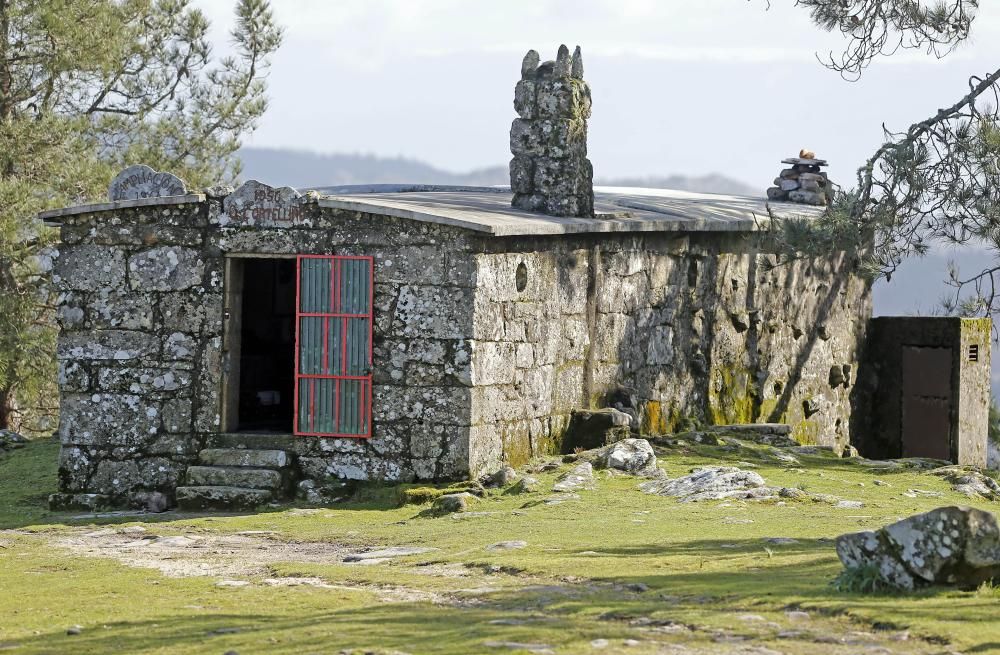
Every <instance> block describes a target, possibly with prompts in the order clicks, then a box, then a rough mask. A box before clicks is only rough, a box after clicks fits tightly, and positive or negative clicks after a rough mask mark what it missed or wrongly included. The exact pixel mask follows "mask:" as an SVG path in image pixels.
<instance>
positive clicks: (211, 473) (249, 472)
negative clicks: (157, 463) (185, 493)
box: [186, 466, 284, 491]
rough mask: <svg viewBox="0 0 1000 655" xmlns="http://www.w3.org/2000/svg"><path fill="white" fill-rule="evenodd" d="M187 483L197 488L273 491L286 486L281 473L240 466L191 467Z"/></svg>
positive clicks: (188, 471)
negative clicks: (237, 488)
mask: <svg viewBox="0 0 1000 655" xmlns="http://www.w3.org/2000/svg"><path fill="white" fill-rule="evenodd" d="M186 482H187V484H188V485H191V486H196V487H197V486H201V487H244V488H247V489H269V490H271V491H280V490H281V489H282V487H283V486H284V480H283V479H282V475H281V473H280V472H279V471H275V470H274V469H254V468H243V467H239V466H189V467H188V470H187V477H186Z"/></svg>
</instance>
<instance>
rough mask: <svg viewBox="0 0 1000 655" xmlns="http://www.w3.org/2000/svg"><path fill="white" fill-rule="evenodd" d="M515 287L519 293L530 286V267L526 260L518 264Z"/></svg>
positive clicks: (515, 273) (515, 272)
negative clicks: (525, 262)
mask: <svg viewBox="0 0 1000 655" xmlns="http://www.w3.org/2000/svg"><path fill="white" fill-rule="evenodd" d="M514 288H516V289H517V292H518V293H521V292H522V291H524V290H525V289H526V288H528V267H527V266H526V265H525V264H524V262H521V263H520V264H518V265H517V270H516V271H514Z"/></svg>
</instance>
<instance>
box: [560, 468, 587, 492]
mask: <svg viewBox="0 0 1000 655" xmlns="http://www.w3.org/2000/svg"><path fill="white" fill-rule="evenodd" d="M593 488H594V467H593V466H592V465H591V463H590V462H584V463H582V464H578V465H576V466H574V467H573V469H572V470H571V471H569V472H568V473H564V474H563V475H561V476H560V477H559V479H558V480H556V483H555V484H554V485H552V491H559V492H567V491H579V490H580V489H593Z"/></svg>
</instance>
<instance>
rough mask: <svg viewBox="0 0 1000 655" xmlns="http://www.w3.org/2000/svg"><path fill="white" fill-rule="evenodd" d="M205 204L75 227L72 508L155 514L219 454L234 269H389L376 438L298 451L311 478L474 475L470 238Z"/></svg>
mask: <svg viewBox="0 0 1000 655" xmlns="http://www.w3.org/2000/svg"><path fill="white" fill-rule="evenodd" d="M189 198H191V199H192V202H190V203H185V204H170V203H168V202H163V203H160V204H159V205H154V206H145V207H135V208H121V209H114V210H110V211H100V212H94V213H84V214H67V215H66V216H63V217H61V218H60V220H61V222H62V228H61V234H62V245H61V246H60V248H59V250H60V252H59V256H58V258H57V259H56V264H55V270H54V273H55V276H56V282H57V284H58V285H59V289H60V290H61V291H60V297H59V312H58V314H59V321H60V328H61V334H60V337H59V347H58V353H59V360H60V387H61V391H62V407H61V423H60V430H59V434H60V439H61V442H62V449H61V454H60V467H59V471H60V491H61V492H63V493H64V496H62V497H60V498H57V499H56V501H57V504H58V502H59V501H60V500H62V501H64V502H72V500H73V496H74V495H76V494H99V495H100V498H99V500H103V501H106V502H108V503H110V504H131V505H142V504H144V502H145V499H146V497H147V494H148V493H149V492H152V491H160V492H164V493H167V494H168V495H169V494H172V492H173V490H174V488H175V487H176V486H177V483H178V480H180V478H181V476H182V475H183V473H184V470H185V469H186V467H187V466H188V465H189V464H191V463H192V462H193V461H194V460H195V458H196V456H197V453H198V451H199V450H200V449H202V448H203V447H205V446H206V444H210V443H212V442H213V441H215V440H217V438H218V437H219V433H220V431H221V430H222V426H221V420H222V418H221V417H222V413H223V412H222V402H223V394H224V389H223V379H224V377H225V373H226V371H227V366H228V364H227V362H226V359H225V352H226V348H225V340H226V338H227V337H226V321H225V320H224V318H223V307H224V293H225V275H224V270H225V260H226V258H227V257H231V256H246V255H272V256H273V255H287V256H290V257H291V256H294V255H296V254H335V255H368V256H372V257H373V258H374V264H375V290H374V291H375V293H374V302H375V324H374V359H375V368H374V371H373V377H374V394H373V395H374V403H373V405H374V434H373V436H372V438H371V439H368V440H364V439H346V438H345V439H325V438H297V439H295V440H294V442H293V443H294V447H293V450H294V451H295V452H297V453H298V454H299V463H300V466H301V468H302V473H303V474H304V475H305V476H307V477H312V478H322V477H326V476H336V477H342V478H353V479H386V480H412V479H436V478H449V477H450V478H454V477H464V476H466V475H467V474H468V471H469V455H468V447H467V446H468V425H469V424H470V409H469V407H470V385H471V372H470V371H471V366H470V357H471V345H470V344H471V342H470V339H471V338H472V336H473V329H472V312H471V310H470V309H469V308H471V306H472V303H473V290H474V286H475V267H474V261H473V259H472V255H471V253H470V242H469V239H468V237H467V236H466V233H465V232H464V231H462V230H459V229H457V228H450V227H445V226H437V225H431V224H425V223H418V222H414V221H406V220H402V219H396V218H390V217H385V216H378V217H374V216H371V215H368V214H364V213H360V212H350V211H342V210H332V209H322V208H320V207H318V206H317V205H316V203H315V202H312V201H311V200H310V199H308V198H306V199H301V207H299V208H297V209H296V211H295V212H294V219H292V220H286V219H287V215H286V214H281V215H276V214H273V213H268V212H260V211H258V212H257V213H256V214H254V212H253V211H252V210H246V211H249V213H245V214H239V215H237V214H236V213H235V212H232V211H230V214H226V213H225V212H224V211H223V209H224V208H223V204H222V199H221V198H209V199H203V198H202V197H198V196H189ZM160 200H163V199H160ZM240 211H241V212H243V211H244V209H241V210H240ZM255 215H256V216H257V217H258V218H260V216H265V219H264V220H255V219H254V218H253V216H255ZM274 216H276V219H275V220H274V221H272V220H271V218H267V217H274ZM88 504H93V503H92V502H91V503H88Z"/></svg>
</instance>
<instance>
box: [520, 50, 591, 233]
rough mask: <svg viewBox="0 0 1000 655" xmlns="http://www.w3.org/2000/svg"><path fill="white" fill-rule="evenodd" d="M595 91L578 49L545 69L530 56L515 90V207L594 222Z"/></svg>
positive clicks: (531, 53) (561, 52)
mask: <svg viewBox="0 0 1000 655" xmlns="http://www.w3.org/2000/svg"><path fill="white" fill-rule="evenodd" d="M590 102H591V101H590V87H589V86H587V83H586V82H584V81H583V56H582V55H581V54H580V47H579V46H577V48H576V51H575V52H574V53H573V56H572V57H570V54H569V48H567V47H566V46H565V45H562V46H559V54H558V56H557V57H556V60H555V61H546V62H544V63H541V64H539V57H538V53H537V52H535V51H534V50H529V51H528V54H527V55H525V56H524V61H523V62H522V63H521V81H519V82H518V83H517V86H516V87H515V88H514V109H515V111H517V115H518V116H519V118H516V119H514V123H513V125H512V126H511V128H510V151H511V154H513V155H514V158H513V159H511V160H510V188H511V191H513V193H514V198H513V200H511V205H512V206H513V207H516V208H517V209H524V210H528V211H533V212H541V213H544V214H549V215H552V216H582V217H593V216H594V168H593V166H591V164H590V160H589V159H587V119H588V118H590Z"/></svg>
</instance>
